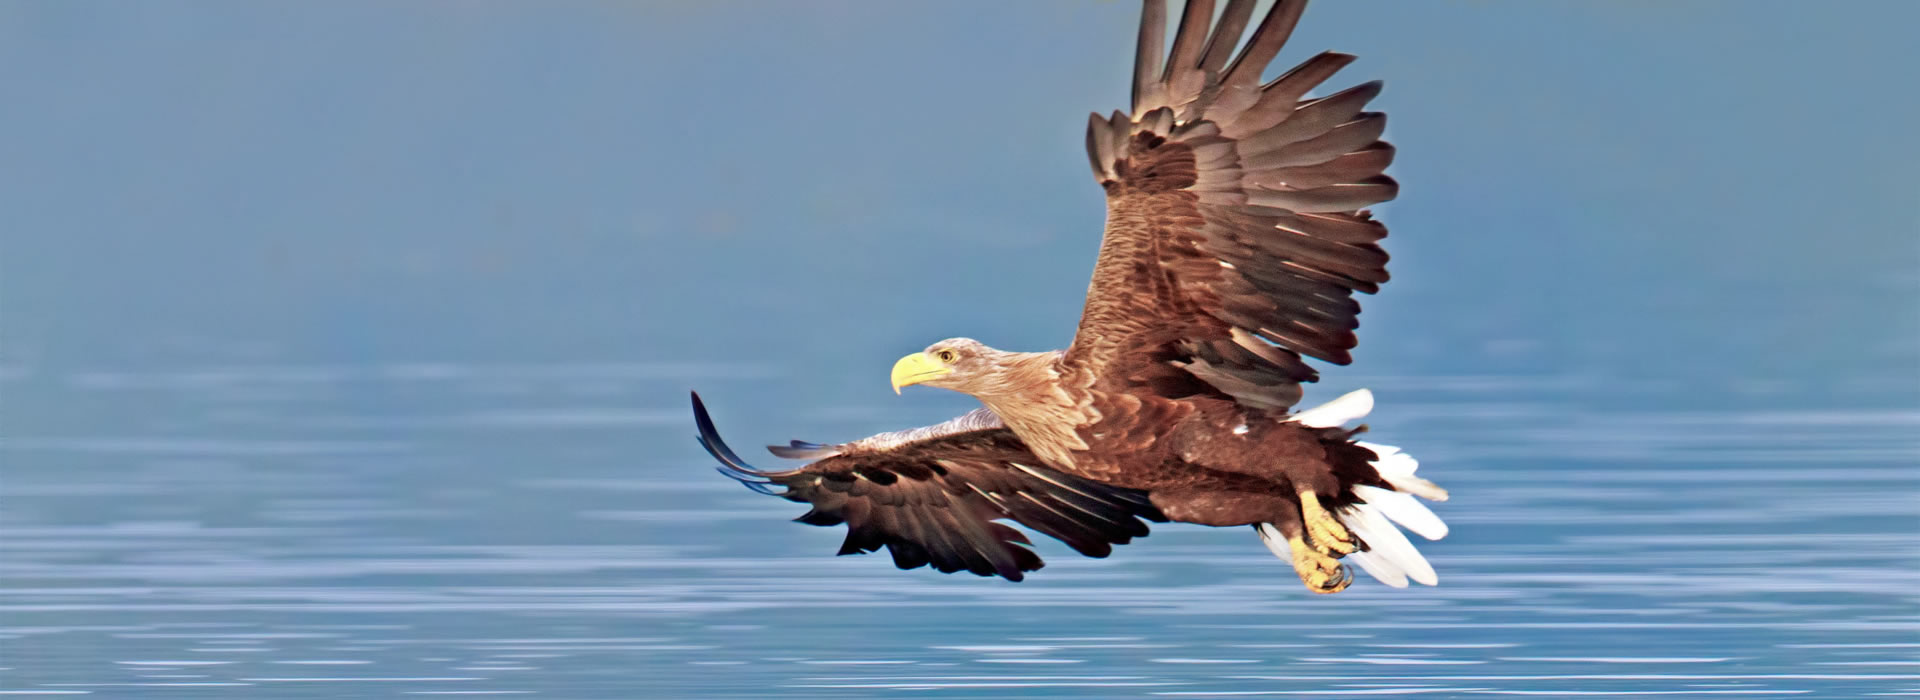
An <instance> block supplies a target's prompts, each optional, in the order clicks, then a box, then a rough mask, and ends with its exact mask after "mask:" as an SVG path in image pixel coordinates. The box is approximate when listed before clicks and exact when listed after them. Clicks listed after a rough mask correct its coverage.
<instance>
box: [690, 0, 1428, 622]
mask: <svg viewBox="0 0 1920 700" xmlns="http://www.w3.org/2000/svg"><path fill="white" fill-rule="evenodd" d="M1255 3H1256V0H1228V1H1227V3H1226V7H1225V8H1224V9H1222V10H1221V11H1220V12H1219V13H1218V17H1217V18H1216V16H1215V14H1216V13H1215V11H1214V9H1215V8H1214V2H1212V0H1189V1H1188V2H1187V3H1186V5H1185V10H1184V12H1183V13H1182V16H1181V19H1180V22H1179V26H1178V27H1177V28H1176V29H1175V30H1174V34H1173V46H1172V49H1171V50H1170V51H1163V49H1162V43H1163V40H1164V35H1165V32H1166V19H1167V8H1166V4H1165V2H1164V0H1145V8H1144V10H1143V12H1142V16H1141V22H1140V37H1139V48H1138V52H1137V55H1136V56H1135V58H1134V70H1133V109H1132V111H1131V112H1128V113H1122V112H1119V111H1116V112H1114V113H1113V114H1112V115H1111V116H1101V115H1099V114H1095V115H1093V117H1092V119H1091V121H1090V122H1089V123H1088V125H1087V156H1088V158H1089V159H1090V161H1091V163H1092V166H1093V175H1094V178H1095V179H1096V180H1098V181H1099V183H1100V187H1101V188H1102V189H1104V190H1105V191H1106V198H1107V227H1106V232H1105V234H1104V238H1103V239H1102V242H1101V245H1100V256H1099V259H1098V261H1097V262H1096V263H1095V265H1094V270H1093V281H1092V284H1091V285H1090V287H1089V289H1088V290H1087V303H1086V308H1085V311H1084V312H1083V313H1082V315H1081V318H1080V326H1079V329H1078V331H1077V333H1076V334H1075V336H1074V339H1073V344H1072V345H1071V346H1070V347H1068V348H1066V349H1065V350H1056V351H1052V352H1010V351H1006V350H997V349H994V348H991V347H988V346H986V345H984V344H981V343H980V342H977V341H974V340H971V339H967V338H954V339H949V340H942V341H940V342H937V343H934V344H932V345H930V346H928V347H927V348H926V350H924V351H922V352H917V353H914V354H911V355H908V356H906V357H904V358H901V359H900V361H899V362H898V363H897V364H895V365H894V367H893V386H894V390H895V391H896V392H897V391H899V389H900V388H901V387H903V386H908V385H914V384H923V385H926V386H933V387H940V388H943V389H951V390H954V391H959V392H964V393H967V394H971V395H973V396H974V397H976V398H978V399H979V400H980V402H981V403H982V404H984V406H983V407H982V408H979V409H976V410H974V411H972V412H970V413H968V414H966V415H963V416H960V417H958V418H955V419H953V420H950V421H947V422H945V423H941V424H939V425H933V426H928V427H924V428H918V429H913V430H905V431H900V432H893V433H883V434H880V435H875V436H872V437H869V438H866V439H862V440H855V441H853V442H848V443H844V444H837V445H821V444H813V443H807V442H799V441H795V442H793V443H792V444H790V445H787V446H775V447H771V448H769V449H771V450H772V451H773V453H774V454H775V455H777V456H779V457H785V458H793V459H802V460H808V463H807V464H806V466H803V467H800V468H798V469H793V470H790V471H766V470H760V469H756V468H753V467H751V466H749V465H748V464H747V463H746V462H744V461H742V460H741V459H740V457H739V455H737V454H735V453H734V452H733V451H732V450H731V449H729V448H728V447H727V445H726V444H725V443H723V442H721V440H720V436H719V434H718V433H717V432H716V431H715V429H714V426H713V421H712V419H711V418H710V417H709V415H708V413H707V410H706V408H705V406H703V405H702V404H701V401H700V397H699V396H698V395H695V396H694V413H695V419H696V422H697V424H698V427H699V431H700V442H701V444H702V445H704V446H706V448H707V449H708V451H709V452H711V453H712V454H713V455H714V457H715V458H717V459H719V460H720V462H721V463H722V465H723V466H722V468H721V473H723V474H727V475H728V476H732V477H734V478H736V479H739V480H740V481H742V482H745V483H746V484H747V485H748V486H749V487H751V488H754V489H755V490H758V491H761V492H764V493H768V494H773V495H779V496H782V497H785V498H786V499H788V500H791V501H796V502H804V503H808V504H810V505H811V506H812V509H811V510H809V511H808V512H807V513H806V514H805V515H802V516H801V517H800V518H799V520H800V521H801V522H805V523H809V524H813V525H823V526H833V525H840V524H845V525H846V526H847V538H846V542H845V543H844V544H843V545H842V546H841V549H840V553H841V554H853V553H862V552H873V551H878V550H879V549H880V548H882V547H885V548H886V549H887V550H888V552H889V553H890V554H891V555H892V556H893V561H894V563H895V564H896V565H898V566H899V567H900V568H902V569H911V568H914V567H918V566H923V565H931V566H932V567H933V568H934V569H937V570H939V571H942V572H948V573H951V572H956V571H970V572H972V573H974V574H978V575H981V576H992V575H999V576H1001V577H1004V578H1007V579H1009V580H1013V581H1018V580H1021V579H1022V578H1023V577H1024V572H1027V571H1033V570H1036V569H1039V568H1040V567H1041V561H1040V558H1039V557H1038V556H1036V555H1035V554H1034V552H1033V550H1032V549H1030V548H1029V547H1030V545H1031V543H1030V542H1029V541H1028V540H1027V538H1026V536H1025V535H1023V534H1022V533H1021V532H1020V531H1019V530H1016V529H1014V528H1012V527H1009V526H1008V525H1007V524H1005V523H1003V522H1000V521H1012V522H1014V523H1018V524H1020V525H1023V526H1025V527H1027V528H1029V529H1031V530H1033V531H1036V532H1040V533H1042V534H1045V535H1048V536H1050V537H1054V538H1056V539H1059V540H1061V541H1063V542H1065V543H1067V545H1068V546H1071V547H1073V548H1074V549H1075V550H1077V551H1079V552H1080V553H1081V554H1085V555H1088V556H1093V557H1104V556H1106V555H1108V554H1109V553H1111V552H1112V548H1113V545H1116V544H1125V543H1127V542H1128V541H1130V540H1131V539H1132V538H1134V537H1142V536H1145V535H1146V534H1147V525H1146V521H1152V522H1165V521H1168V520H1171V521H1175V522H1184V523H1197V524H1200V525H1211V526H1215V527H1228V526H1251V527H1252V528H1253V529H1254V530H1255V532H1256V533H1257V534H1258V535H1259V537H1260V540H1261V541H1262V542H1263V543H1265V544H1266V546H1267V547H1268V548H1269V549H1271V550H1272V551H1273V553H1274V554H1275V555H1277V556H1279V557H1280V558H1281V559H1283V560H1286V561H1288V562H1290V563H1292V564H1293V568H1294V571H1295V572H1296V573H1297V574H1298V575H1299V576H1300V580H1301V581H1302V582H1303V583H1305V584H1306V587H1307V588H1308V589H1309V590H1312V591H1314V592H1317V593H1335V592H1339V591H1341V590H1344V589H1345V588H1346V587H1347V586H1348V585H1349V584H1351V583H1352V581H1353V575H1352V573H1351V571H1350V570H1349V569H1347V568H1346V567H1345V566H1344V563H1345V562H1351V563H1354V564H1357V565H1359V567H1360V568H1361V569H1363V570H1365V571H1366V572H1367V573H1368V574H1370V575H1372V576H1373V577H1374V578H1377V579H1379V580H1380V581H1381V582H1383V583H1386V584H1387V585H1389V586H1395V587H1404V586H1406V585H1407V582H1408V581H1409V580H1411V581H1418V582H1420V583H1424V584H1428V585H1433V584H1434V583H1435V581H1436V579H1435V576H1434V571H1433V567H1432V566H1431V565H1430V564H1428V562H1427V561H1426V559H1425V558H1424V557H1422V556H1421V555H1420V552H1419V551H1418V550H1416V549H1415V548H1414V547H1413V545H1412V543H1411V542H1410V541H1409V540H1408V539H1407V537H1406V535H1404V534H1402V533H1401V532H1400V529H1399V528H1405V529H1406V530H1408V531H1410V532H1413V533H1416V534H1419V535H1421V536H1423V537H1426V538H1427V539H1439V538H1440V537H1443V536H1445V535H1446V533H1447V527H1446V525H1445V524H1444V523H1442V522H1441V521H1440V519H1439V518H1437V517H1435V516H1434V514H1433V512H1432V511H1430V510H1428V509H1427V507H1426V506H1424V505H1422V504H1421V503H1420V502H1419V501H1417V500H1415V499H1414V496H1419V497H1421V498H1425V499H1428V500H1434V501H1441V500H1446V497H1447V492H1446V491H1445V490H1442V489H1441V488H1440V487H1438V486H1435V485H1434V484H1433V483H1432V482H1430V481H1427V480H1425V479H1423V478H1420V477H1418V476H1415V475H1414V469H1415V467H1416V466H1418V464H1417V463H1416V462H1415V461H1414V460H1413V458H1411V457H1409V456H1408V455H1406V454H1405V453H1403V452H1401V451H1399V450H1398V449H1397V448H1394V447H1389V446H1385V445H1377V444H1371V443H1367V442H1359V441H1356V440H1355V439H1354V436H1355V435H1356V434H1358V433H1360V432H1361V431H1363V430H1364V429H1365V427H1364V426H1357V427H1352V428H1349V427H1346V426H1347V424H1349V423H1351V422H1353V421H1354V420H1356V419H1358V418H1360V417H1362V416H1365V415H1366V414H1367V412H1368V411H1369V410H1370V409H1371V408H1372V405H1373V397H1372V395H1371V394H1370V393H1368V392H1367V391H1366V390H1361V391H1356V392H1353V393H1351V394H1347V395H1345V396H1342V397H1340V398H1338V399H1335V400H1334V401H1332V402H1331V403H1328V404H1326V405H1323V406H1320V407H1317V408H1313V409H1310V410H1305V411H1300V412H1293V411H1292V407H1293V406H1294V405H1295V404H1296V403H1297V402H1298V401H1299V400H1300V395H1301V388H1300V384H1301V383H1302V382H1310V381H1314V380H1315V379H1317V378H1318V374H1317V373H1316V372H1315V371H1314V369H1313V368H1311V367H1309V366H1307V364H1306V363H1305V362H1304V360H1303V358H1304V357H1312V358H1316V359H1319V360H1323V361H1326V362H1331V363H1334V364H1341V365H1344V364H1348V363H1349V362H1351V361H1352V357H1351V356H1350V355H1349V354H1348V351H1349V350H1351V349H1352V348H1353V347H1354V345H1355V343H1356V341H1355V338H1354V333H1353V331H1354V329H1355V328H1357V327H1359V325H1360V324H1359V321H1358V315H1359V313H1360V305H1359V304H1358V303H1357V302H1355V301H1354V299H1353V293H1354V292H1365V293H1369V294H1371V293H1374V292H1376V291H1378V290H1379V286H1380V284H1381V283H1383V282H1386V281H1387V271H1386V263H1387V254H1386V253H1385V252H1383V251H1382V250H1381V248H1380V245H1379V241H1380V240H1381V239H1383V238H1385V237H1386V235H1387V229H1386V227H1385V226H1383V225H1382V224H1381V223H1380V222H1379V221H1376V220H1375V219H1374V218H1373V217H1372V216H1371V215H1370V214H1369V213H1368V211H1367V210H1366V207H1368V206H1371V205H1374V204H1378V203H1380V202H1384V201H1387V200H1390V199H1393V197H1394V195H1395V194H1396V193H1397V191H1398V185H1396V184H1395V183H1394V181H1393V179H1392V178H1390V177H1388V176H1386V175H1384V174H1383V173H1384V171H1385V170H1386V168H1387V165H1388V164H1389V163H1390V162H1391V161H1392V160H1393V153H1394V150H1393V147H1392V146H1390V145H1388V144H1387V143H1386V142H1384V141H1381V140H1380V136H1381V132H1382V130H1383V129H1384V127H1385V124H1386V116H1385V115H1384V114H1381V113H1379V112H1369V111H1366V105H1367V102H1368V101H1370V100H1372V99H1373V98H1374V97H1375V96H1376V95H1378V94H1380V83H1379V82H1377V81H1376V82H1369V83H1364V84H1361V85H1358V86H1355V87H1351V88H1348V89H1345V90H1341V91H1339V92H1334V93H1332V94H1328V95H1325V96H1323V97H1314V98H1308V97H1307V93H1308V91H1310V90H1313V89H1314V88H1315V87H1316V86H1318V85H1320V84H1321V83H1322V82H1323V81H1325V80H1327V79H1328V78H1329V77H1331V76H1332V75H1333V74H1334V72H1335V71H1338V70H1340V68H1342V67H1344V66H1346V65H1347V64H1348V63H1350V62H1352V61H1353V59H1354V57H1353V56H1351V55H1347V54H1341V53H1334V52H1326V53H1322V54H1320V55H1317V56H1314V57H1313V58H1310V59H1308V60H1307V61H1306V62H1305V63H1302V64H1300V65H1299V66H1297V67H1295V68H1293V69H1292V70H1290V71H1287V72H1286V73H1284V74H1282V75H1280V76H1279V77H1277V78H1274V79H1273V80H1271V81H1262V80H1261V74H1262V73H1263V72H1264V71H1265V70H1266V68H1267V64H1268V63H1269V62H1271V61H1272V60H1273V58H1274V55H1275V54H1277V53H1279V51H1280V47H1281V45H1282V44H1284V43H1286V40H1287V37H1288V35H1289V34H1291V33H1292V32H1293V29H1294V25H1295V24H1296V23H1297V22H1298V21H1299V19H1300V16H1301V13H1302V11H1303V10H1304V9H1305V6H1306V2H1305V0H1279V1H1278V2H1276V3H1275V4H1274V5H1273V8H1272V9H1271V10H1270V11H1269V12H1268V13H1267V15H1266V16H1265V18H1263V19H1261V20H1260V22H1259V23H1258V24H1257V25H1255V26H1254V27H1253V33H1252V35H1251V36H1250V37H1247V38H1246V40H1245V42H1244V45H1243V42H1242V41H1241V39H1242V34H1243V32H1245V30H1246V29H1247V26H1248V25H1249V23H1250V22H1251V21H1252V19H1253V12H1254V5H1255ZM1236 48H1237V49H1238V51H1236ZM775 486H777V487H780V489H782V490H779V491H775V490H774V489H773V487H775Z"/></svg>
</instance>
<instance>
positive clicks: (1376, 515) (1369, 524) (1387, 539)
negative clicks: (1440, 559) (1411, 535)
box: [1340, 504, 1440, 587]
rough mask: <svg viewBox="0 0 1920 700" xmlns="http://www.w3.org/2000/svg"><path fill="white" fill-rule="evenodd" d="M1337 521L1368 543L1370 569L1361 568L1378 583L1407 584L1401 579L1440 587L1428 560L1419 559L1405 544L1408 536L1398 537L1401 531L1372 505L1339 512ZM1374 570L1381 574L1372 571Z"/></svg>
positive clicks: (1418, 554) (1417, 551)
mask: <svg viewBox="0 0 1920 700" xmlns="http://www.w3.org/2000/svg"><path fill="white" fill-rule="evenodd" d="M1340 520H1341V521H1343V522H1345V523H1346V524H1347V529H1349V530H1352V531H1353V534H1354V535H1355V536H1357V537H1359V538H1360V540H1361V541H1363V542H1366V543H1367V551H1366V552H1365V554H1366V555H1367V557H1366V560H1367V564H1371V565H1372V566H1369V565H1365V564H1363V565H1362V566H1361V567H1360V568H1362V569H1365V570H1366V572H1367V573H1368V574H1371V575H1372V576H1373V577H1374V578H1377V579H1380V582H1381V583H1384V584H1387V585H1389V586H1396V581H1397V582H1398V583H1397V586H1396V587H1398V586H1405V585H1407V584H1406V581H1405V580H1404V579H1413V580H1414V581H1418V582H1420V583H1424V584H1427V585H1429V586H1434V585H1439V583H1440V577H1438V576H1436V575H1434V573H1433V565H1432V564H1429V563H1427V558H1426V557H1423V556H1420V550H1418V549H1415V548H1414V546H1413V543H1412V542H1409V541H1407V536H1406V535H1403V534H1400V528H1397V527H1394V526H1393V523H1392V522H1390V521H1388V520H1387V517H1386V516H1385V515H1382V514H1381V513H1380V510H1379V509H1378V508H1376V507H1372V504H1362V505H1357V506H1353V507H1350V508H1347V509H1345V510H1343V511H1342V512H1341V514H1340ZM1348 556H1352V555H1348ZM1376 567H1377V568H1379V569H1380V571H1375V570H1374V569H1375V568H1376ZM1382 574H1386V575H1384V576H1383V575H1382Z"/></svg>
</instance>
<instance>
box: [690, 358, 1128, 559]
mask: <svg viewBox="0 0 1920 700" xmlns="http://www.w3.org/2000/svg"><path fill="white" fill-rule="evenodd" d="M982 413H983V412H976V413H975V414H968V415H967V416H962V417H961V418H958V419H955V420H954V421H949V422H948V423H945V424H941V425H939V426H929V427H928V428H922V429H918V430H915V431H901V432H899V433H883V434H880V435H876V436H873V437H872V438H868V439H866V440H861V441H856V442H852V443H846V444H841V445H816V444H813V443H805V442H798V441H796V442H795V443H793V444H792V445H789V446H774V447H770V448H768V449H769V450H771V451H773V452H774V453H775V454H778V455H782V456H796V457H800V458H804V459H814V460H815V461H813V462H811V463H809V464H807V465H806V466H803V467H800V468H798V469H793V470H788V471H766V470H761V469H756V468H754V467H752V466H750V465H748V464H747V463H746V461H745V460H742V459H741V458H740V456H739V455H737V454H735V453H734V452H733V450H732V449H730V448H728V447H727V444H726V443H725V442H723V441H721V439H720V434H719V432H718V431H717V430H716V429H715V428H714V425H713V419H712V417H711V416H710V415H708V413H707V408H706V405H705V404H704V403H703V402H702V401H701V400H700V395H699V394H694V395H693V414H694V422H695V423H696V424H697V425H698V427H699V429H700V436H699V440H700V444H701V445H702V446H704V447H706V448H707V451H708V452H709V453H711V454H712V455H713V456H714V458H715V459H718V460H720V463H721V464H722V465H724V466H723V467H722V468H721V469H720V473H722V474H725V475H727V476H729V477H732V478H733V479H736V480H738V481H740V482H741V483H744V484H746V485H747V486H748V487H749V488H752V489H753V490H755V491H758V492H761V493H765V494H769V495H775V496H780V497H782V498H785V499H787V500H789V501H794V502H796V503H806V504H809V505H811V506H812V509H811V510H808V511H807V512H806V513H805V514H803V515H801V516H800V517H799V518H796V520H798V521H799V522H803V523H807V524H809V525H820V526H833V525H841V524H845V525H846V526H847V539H846V541H845V542H844V543H843V544H842V545H841V547H840V554H860V553H866V552H873V551H878V550H879V549H880V548H881V547H885V548H887V550H888V552H889V553H890V554H891V555H892V556H893V562H894V565H896V566H898V567H900V568H902V569H911V568H915V567H918V566H922V565H929V564H930V565H932V566H933V568H934V569H936V570H938V571H941V572H945V573H952V572H956V571H970V572H973V573H975V574H978V575H981V576H994V575H998V576H1001V577H1004V578H1006V579H1008V580H1012V581H1019V580H1021V579H1022V578H1025V574H1024V573H1023V572H1027V571H1033V570H1036V569H1039V568H1040V567H1041V566H1042V565H1043V562H1042V561H1041V560H1040V557H1039V555H1037V554H1035V553H1034V552H1033V550H1031V549H1029V548H1028V545H1029V544H1030V542H1029V541H1028V540H1027V537H1026V536H1025V535H1022V534H1021V533H1020V532H1019V531H1018V530H1014V529H1013V528H1011V527H1008V526H1006V525H1004V524H1002V523H999V522H995V521H997V520H1011V521H1013V522H1016V523H1019V524H1021V525H1024V526H1026V527H1028V528H1031V529H1033V530H1034V531H1035V532H1039V533H1041V534H1044V535H1047V536H1049V537H1052V538H1054V539H1057V540H1060V541H1062V542H1065V543H1067V545H1068V546H1070V547H1073V548H1074V550H1075V551H1078V552H1080V553H1081V554H1084V555H1087V556H1090V557H1104V556H1107V555H1108V554H1110V553H1112V551H1113V545H1116V544H1126V543H1128V542H1130V541H1132V539H1133V538H1135V537H1145V536H1146V535H1147V532H1148V529H1147V524H1146V523H1145V522H1142V521H1143V520H1146V521H1153V522H1166V518H1165V517H1164V516H1162V515H1161V514H1160V511H1159V510H1158V509H1156V508H1154V507H1153V505H1152V504H1151V503H1149V502H1148V501H1147V497H1146V494H1145V493H1142V492H1139V491H1134V490H1131V489H1123V488H1117V487H1113V486H1108V485H1105V484H1101V483H1098V482H1093V481H1088V480H1086V479H1081V478H1079V477H1074V476H1068V475H1066V474H1062V473H1060V472H1058V471H1055V470H1052V469H1049V468H1047V467H1046V466H1044V464H1043V463H1042V462H1041V461H1040V460H1039V459H1038V458H1036V457H1034V456H1033V453H1032V452H1030V451H1028V450H1027V448H1026V446H1025V445H1023V444H1021V442H1020V439H1019V438H1016V437H1014V435H1013V432H1012V431H1010V430H1007V429H1006V428H1004V427H1000V426H999V422H998V420H996V419H991V416H992V414H990V413H984V415H981V414H982ZM773 487H781V488H783V489H784V490H774V488H773Z"/></svg>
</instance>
